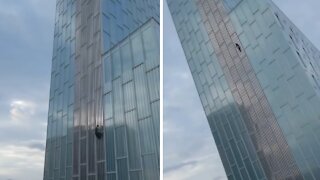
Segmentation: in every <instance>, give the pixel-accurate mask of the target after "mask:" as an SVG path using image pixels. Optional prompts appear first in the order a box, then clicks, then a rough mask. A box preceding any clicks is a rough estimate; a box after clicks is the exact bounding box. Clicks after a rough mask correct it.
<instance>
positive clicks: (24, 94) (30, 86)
mask: <svg viewBox="0 0 320 180" xmlns="http://www.w3.org/2000/svg"><path fill="white" fill-rule="evenodd" d="M54 14H55V0H0V84H1V85H0V147H1V148H0V180H8V179H11V180H26V179H30V180H41V179H42V176H43V162H44V148H45V138H46V135H45V133H46V124H47V111H48V100H49V84H50V69H51V56H52V46H53V29H54ZM26 177H28V178H26Z"/></svg>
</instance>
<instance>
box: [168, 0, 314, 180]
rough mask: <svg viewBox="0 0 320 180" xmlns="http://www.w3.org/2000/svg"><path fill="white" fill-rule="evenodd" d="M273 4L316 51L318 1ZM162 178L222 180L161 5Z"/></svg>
mask: <svg viewBox="0 0 320 180" xmlns="http://www.w3.org/2000/svg"><path fill="white" fill-rule="evenodd" d="M274 2H275V3H276V4H277V5H278V6H279V7H280V9H281V10H282V11H284V13H285V14H286V15H287V16H288V17H289V18H290V19H291V20H292V21H293V22H294V23H295V24H296V25H297V26H298V28H300V29H301V30H302V32H303V33H305V34H306V36H307V37H308V38H309V39H310V40H311V41H312V42H313V43H314V44H315V45H316V46H317V47H318V48H320V33H319V32H320V20H319V17H320V12H319V7H320V1H319V0H304V1H301V0H274ZM164 179H165V180H198V179H201V180H225V179H227V178H226V175H225V172H224V169H223V166H222V163H221V160H220V158H219V154H218V151H217V148H216V145H215V143H214V139H213V137H212V135H211V132H210V128H209V125H208V123H207V120H206V117H205V114H204V111H203V109H202V105H201V103H200V98H199V96H198V93H197V91H196V88H195V85H194V82H193V79H192V76H191V73H190V70H189V67H188V65H187V61H186V59H185V57H184V53H183V50H182V47H181V44H180V42H179V39H178V36H177V33H176V30H175V28H174V25H173V22H172V19H171V16H170V12H169V10H168V7H167V4H166V3H164Z"/></svg>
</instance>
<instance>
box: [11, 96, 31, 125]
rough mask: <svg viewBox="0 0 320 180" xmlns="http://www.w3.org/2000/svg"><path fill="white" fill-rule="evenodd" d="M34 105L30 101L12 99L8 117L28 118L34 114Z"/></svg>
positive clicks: (13, 118)
mask: <svg viewBox="0 0 320 180" xmlns="http://www.w3.org/2000/svg"><path fill="white" fill-rule="evenodd" d="M35 110H36V105H35V104H34V103H33V102H30V101H24V100H13V101H12V102H11V104H10V118H11V120H14V121H22V120H28V119H29V118H30V117H32V116H33V115H34V114H35Z"/></svg>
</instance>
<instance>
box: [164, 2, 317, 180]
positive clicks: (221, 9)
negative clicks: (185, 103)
mask: <svg viewBox="0 0 320 180" xmlns="http://www.w3.org/2000/svg"><path fill="white" fill-rule="evenodd" d="M168 4H169V9H170V11H171V14H172V17H173V20H174V23H175V26H176V30H177V32H178V35H179V38H180V41H181V43H182V46H183V49H184V52H185V56H186V58H187V61H188V64H189V67H190V70H191V72H192V75H193V78H194V81H195V84H196V87H197V90H198V93H199V96H200V99H201V102H202V104H203V107H204V110H205V112H206V115H207V119H208V121H209V125H210V128H211V130H212V134H213V136H214V139H215V142H216V145H217V147H218V150H219V153H220V157H221V159H222V162H223V164H224V167H225V170H226V173H227V176H228V179H237V180H238V179H244V180H246V179H254V180H255V179H319V178H320V177H319V172H320V171H319V165H320V163H319V162H318V161H319V157H318V153H317V152H320V147H319V140H320V139H319V137H320V134H319V123H320V111H319V109H320V99H319V98H320V96H319V86H318V85H319V76H318V73H319V69H318V68H319V61H318V60H319V51H318V50H317V49H316V48H315V47H314V46H313V45H312V43H311V42H310V41H308V40H307V38H306V37H305V36H304V35H303V34H302V33H301V32H300V31H299V30H298V29H297V28H296V27H295V26H294V25H293V24H292V23H291V22H290V21H289V20H288V19H287V18H286V16H285V15H284V14H283V13H281V11H280V10H279V9H278V8H277V7H276V6H275V5H274V4H273V3H272V2H271V1H269V0H261V1H255V0H214V1H213V0H185V1H183V0H168Z"/></svg>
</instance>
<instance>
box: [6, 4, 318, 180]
mask: <svg viewBox="0 0 320 180" xmlns="http://www.w3.org/2000/svg"><path fill="white" fill-rule="evenodd" d="M276 3H277V4H278V5H280V7H281V9H283V10H284V11H285V12H286V14H287V15H288V16H289V17H290V18H291V19H292V20H293V21H294V22H295V23H296V24H297V25H298V27H299V28H301V29H302V31H303V32H305V33H306V35H307V36H308V37H309V38H310V39H312V41H313V42H314V43H315V44H316V45H317V46H318V47H320V33H319V32H320V22H319V21H318V19H319V17H320V12H319V11H318V7H320V2H319V1H318V0H304V1H299V0H277V1H276ZM297 7H299V8H297ZM164 9H165V13H164V21H165V22H164V27H165V31H164V34H165V41H164V45H165V47H164V51H165V55H164V57H165V61H164V65H165V67H164V74H165V77H164V80H165V83H164V96H165V99H164V100H165V103H164V108H165V109H164V110H165V115H164V117H165V121H164V125H165V127H164V140H165V143H164V154H165V157H164V161H165V178H166V179H168V180H181V179H184V180H193V179H196V178H197V179H201V180H213V179H216V180H217V179H225V175H224V171H223V168H222V165H221V162H220V159H219V156H218V154H217V150H216V148H215V144H214V141H213V138H212V136H211V134H210V131H209V127H208V125H207V121H206V119H205V116H204V113H203V111H202V108H201V104H200V101H199V98H198V95H197V93H196V90H195V87H194V84H193V81H192V78H191V75H190V72H189V69H188V66H187V64H186V61H185V59H184V55H183V52H182V49H181V46H180V43H179V41H178V39H177V35H176V32H175V29H174V27H173V24H172V21H171V17H170V15H169V14H168V9H167V7H166V5H165V7H164ZM54 14H55V0H0V84H1V86H0V147H1V148H0V179H1V180H2V179H5V180H6V179H12V180H25V179H26V177H28V179H30V180H41V179H42V174H43V161H44V147H45V133H46V123H47V110H48V98H49V85H50V68H51V56H52V44H53V29H54Z"/></svg>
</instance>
